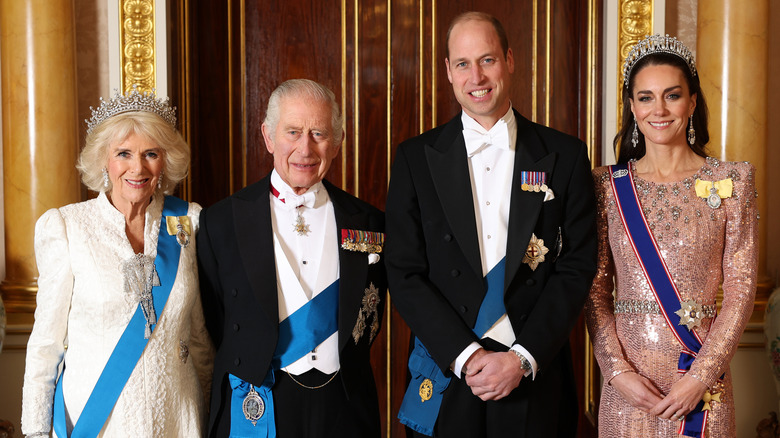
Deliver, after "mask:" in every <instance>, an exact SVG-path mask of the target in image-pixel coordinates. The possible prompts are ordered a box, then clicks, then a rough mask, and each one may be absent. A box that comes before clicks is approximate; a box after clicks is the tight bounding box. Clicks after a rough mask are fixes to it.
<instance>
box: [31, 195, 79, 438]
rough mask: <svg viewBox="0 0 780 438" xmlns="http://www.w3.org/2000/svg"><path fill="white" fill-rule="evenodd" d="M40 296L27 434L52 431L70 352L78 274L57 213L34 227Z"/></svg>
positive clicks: (45, 216) (38, 295)
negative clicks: (70, 324)
mask: <svg viewBox="0 0 780 438" xmlns="http://www.w3.org/2000/svg"><path fill="white" fill-rule="evenodd" d="M35 257H36V261H37V264H38V273H39V276H38V293H37V295H36V302H37V307H36V309H35V324H34V325H33V329H32V333H31V334H30V340H29V341H28V343H27V358H26V360H25V370H24V387H23V389H22V433H24V434H25V435H31V434H35V433H41V432H44V433H46V434H47V435H48V432H49V430H50V429H51V419H52V407H53V402H54V386H55V381H56V379H57V375H58V373H59V370H58V367H59V365H60V362H62V358H63V356H64V354H65V339H66V337H67V332H68V314H69V310H70V300H71V296H72V293H73V273H72V270H71V263H70V259H71V258H70V252H69V249H68V238H67V233H66V229H65V221H64V220H63V218H62V215H61V214H60V212H59V211H58V210H56V209H52V210H49V211H47V212H46V213H44V214H43V216H41V218H40V219H39V220H38V222H37V223H36V225H35Z"/></svg>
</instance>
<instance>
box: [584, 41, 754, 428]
mask: <svg viewBox="0 0 780 438" xmlns="http://www.w3.org/2000/svg"><path fill="white" fill-rule="evenodd" d="M656 38H659V39H663V37H656ZM667 38H668V37H667ZM668 39H669V40H672V39H671V38H668ZM674 42H675V43H677V42H676V41H674ZM640 44H642V43H640ZM682 47H683V49H684V46H682ZM684 51H687V49H684ZM649 52H650V54H647V55H645V56H641V57H640V58H639V59H629V60H628V61H627V67H628V68H627V69H626V71H627V72H628V73H627V75H628V86H627V87H624V91H623V97H624V99H623V101H624V102H625V103H626V105H625V108H624V111H623V127H622V129H621V131H620V132H619V133H618V135H617V136H616V138H615V145H616V146H618V145H619V148H620V156H619V159H618V162H619V163H628V170H629V175H630V177H631V178H632V180H633V182H634V185H635V187H636V191H637V194H638V198H639V202H640V205H641V209H642V211H643V213H644V215H645V218H646V220H647V224H648V226H649V228H650V230H651V231H652V234H653V236H654V238H655V240H656V242H657V246H658V248H659V250H660V253H661V256H662V257H663V258H664V260H665V262H666V265H667V266H668V268H669V271H670V274H671V276H672V279H673V281H674V282H675V284H676V285H677V288H678V290H679V291H680V295H681V298H682V301H686V300H689V299H693V300H695V301H696V302H697V303H699V304H701V305H704V306H711V307H710V308H711V310H712V311H713V313H710V314H708V315H707V316H708V317H705V318H703V319H702V320H701V325H700V326H698V327H695V328H694V329H693V330H695V331H696V332H697V333H698V335H699V337H700V338H701V339H702V341H703V344H702V347H701V349H700V351H699V353H698V355H697V356H696V359H695V360H694V362H693V365H692V366H691V368H690V370H689V371H688V372H687V373H686V374H679V373H678V371H677V364H678V358H679V356H680V352H681V350H682V346H681V344H680V343H679V342H678V341H677V340H676V338H675V337H674V335H673V333H672V330H671V328H670V327H668V325H667V323H666V321H665V319H664V317H663V316H662V315H661V314H660V313H659V312H658V307H657V306H654V305H655V304H656V300H655V297H654V295H653V292H652V291H651V290H650V287H649V285H648V281H647V279H646V278H645V274H644V273H643V271H642V268H641V266H640V265H639V262H638V260H637V257H636V255H635V254H634V251H633V249H632V247H631V244H630V243H629V240H628V237H627V235H626V231H625V228H624V227H623V224H622V222H621V218H620V214H619V212H618V209H617V206H616V201H615V196H614V194H613V192H612V187H611V184H610V174H609V169H608V168H606V167H601V168H597V169H595V170H594V171H593V177H594V181H595V189H596V195H597V202H598V209H599V210H598V235H599V255H598V264H599V265H598V272H597V275H596V278H595V279H594V281H593V286H592V288H591V291H590V295H589V298H588V301H587V303H586V306H585V312H586V320H587V324H588V330H589V332H590V336H591V338H592V340H593V346H594V351H595V355H596V359H597V360H598V363H599V366H600V367H601V370H602V373H603V377H604V385H603V388H602V395H601V403H600V406H599V436H600V437H650V436H656V437H676V436H678V433H679V432H680V424H681V423H680V420H681V419H682V418H684V417H685V416H686V415H687V414H688V413H690V412H691V411H692V410H694V409H695V407H696V405H697V404H698V403H699V401H700V400H701V399H702V397H703V396H704V395H705V393H708V394H710V395H712V394H718V393H719V395H717V396H715V399H717V398H718V397H719V399H720V402H717V401H713V402H711V403H710V407H711V410H710V411H709V413H708V417H707V422H706V425H705V428H704V436H705V437H708V438H711V437H734V436H736V430H735V417H734V402H733V393H732V384H731V375H730V373H729V367H728V364H729V362H730V360H731V358H732V356H733V355H734V352H735V351H736V349H737V344H738V342H739V338H740V336H741V334H742V331H743V329H744V327H745V324H746V323H747V321H748V318H749V317H750V314H751V312H752V309H753V298H754V295H755V284H756V266H757V263H758V242H757V233H758V225H757V209H756V200H755V197H756V192H755V185H754V168H753V166H751V165H750V164H748V163H735V162H724V161H719V160H717V159H715V158H711V157H709V158H708V157H707V156H706V153H705V151H704V145H705V144H706V143H707V141H708V140H709V138H708V133H707V114H706V112H707V111H706V103H705V102H704V96H703V95H702V93H701V89H700V88H699V80H698V77H697V76H696V74H695V65H694V63H693V59H692V58H690V59H689V60H687V59H685V57H684V56H680V53H682V52H683V51H682V50H681V51H680V53H676V52H675V51H672V53H653V50H649ZM629 58H630V57H629ZM635 123H636V124H635ZM635 126H636V129H638V132H637V135H636V142H635V143H636V144H634V143H632V137H633V136H634V135H633V132H634V129H635ZM689 126H692V127H693V128H694V132H692V133H690V132H689ZM689 137H693V138H689ZM690 140H693V141H690ZM726 180H730V184H731V185H732V188H733V189H732V191H731V193H730V195H729V194H728V193H727V192H728V190H726V189H725V186H726V185H727V184H728V183H727V182H725V181H726ZM721 181H724V183H720V182H721ZM708 182H709V183H710V185H711V184H712V182H719V185H718V187H719V189H718V195H719V197H720V198H721V203H720V205H719V206H717V207H714V205H715V204H717V203H716V202H712V201H711V203H712V205H710V204H709V203H708V202H707V197H706V194H708V192H707V191H706V190H705V191H703V192H702V191H701V188H702V187H704V186H706V185H707V183H708ZM697 184H698V185H700V186H702V187H700V192H699V194H698V195H697V190H696V187H697ZM702 196H704V197H702ZM721 285H722V288H723V301H722V307H721V308H720V310H719V311H718V314H717V316H716V317H713V316H714V306H713V305H714V304H715V297H716V295H717V293H718V288H719V286H721ZM613 291H614V295H613ZM674 310H676V309H673V310H672V311H674ZM683 330H685V328H683ZM724 375H725V377H724V378H723V379H722V380H721V379H720V377H721V376H724Z"/></svg>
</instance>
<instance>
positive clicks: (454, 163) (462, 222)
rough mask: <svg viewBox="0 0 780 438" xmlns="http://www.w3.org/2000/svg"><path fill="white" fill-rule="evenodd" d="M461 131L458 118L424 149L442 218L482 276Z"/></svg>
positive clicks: (470, 262)
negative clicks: (443, 216)
mask: <svg viewBox="0 0 780 438" xmlns="http://www.w3.org/2000/svg"><path fill="white" fill-rule="evenodd" d="M462 131H463V125H462V124H461V121H460V115H458V116H456V117H455V118H454V119H452V120H451V121H450V122H449V123H447V125H446V126H445V127H444V131H443V132H442V134H441V135H440V136H439V138H438V139H437V141H436V143H435V144H433V145H426V146H425V156H426V157H427V159H428V167H429V168H430V170H431V178H433V183H434V186H435V187H436V193H437V194H438V196H439V199H440V200H441V205H442V208H443V210H444V215H445V216H446V218H447V222H448V223H449V224H450V226H451V227H452V231H453V233H454V234H455V241H456V242H458V245H459V246H460V248H461V251H463V255H464V256H465V257H466V259H467V260H468V262H469V265H471V268H472V269H473V270H474V272H475V273H476V274H477V275H479V276H480V277H481V276H482V262H481V261H480V260H481V259H480V252H479V240H478V237H477V221H476V218H475V216H474V200H473V197H472V193H471V176H470V175H469V167H468V157H467V155H466V144H465V142H464V140H463V133H462Z"/></svg>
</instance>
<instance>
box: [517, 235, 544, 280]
mask: <svg viewBox="0 0 780 438" xmlns="http://www.w3.org/2000/svg"><path fill="white" fill-rule="evenodd" d="M548 251H549V249H547V247H546V246H544V240H543V239H538V238H537V237H536V234H531V241H530V242H528V248H526V250H525V255H524V256H523V263H527V264H528V266H530V267H531V270H532V271H535V270H536V267H537V266H539V263H542V262H543V261H544V255H545V254H547V252H548Z"/></svg>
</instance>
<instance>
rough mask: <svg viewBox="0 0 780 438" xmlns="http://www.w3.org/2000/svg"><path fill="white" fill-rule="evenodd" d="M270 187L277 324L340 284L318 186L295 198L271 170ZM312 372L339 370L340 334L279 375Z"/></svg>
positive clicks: (325, 201)
mask: <svg viewBox="0 0 780 438" xmlns="http://www.w3.org/2000/svg"><path fill="white" fill-rule="evenodd" d="M271 186H272V187H273V188H274V189H276V190H277V191H278V192H279V195H278V196H275V195H274V194H273V193H271V194H270V202H271V224H272V227H273V232H274V257H275V260H276V276H277V284H278V294H279V295H278V297H279V321H280V322H281V321H283V320H284V319H286V318H287V317H288V316H289V315H291V314H293V313H294V312H295V311H296V310H298V309H299V308H300V307H301V306H303V305H304V304H306V303H307V302H309V301H310V300H311V299H312V298H314V297H315V296H317V295H318V294H319V293H320V292H322V291H323V290H324V289H325V288H326V287H328V286H330V285H331V284H332V283H333V282H334V281H336V280H338V278H339V254H338V239H337V229H336V216H335V214H334V212H333V203H332V202H331V201H330V197H329V196H328V191H327V190H325V187H324V186H323V184H322V182H319V183H317V184H315V185H313V186H312V187H310V188H309V190H307V191H306V193H305V194H304V195H303V196H297V195H295V192H293V190H292V189H291V188H290V186H289V185H287V183H285V182H284V181H283V180H282V178H281V177H280V176H279V174H278V173H277V172H276V170H274V171H273V172H272V173H271ZM304 203H305V204H304ZM301 204H304V205H301ZM299 214H300V216H301V218H302V219H303V221H304V223H305V225H306V226H308V232H307V233H306V234H305V235H303V234H302V233H301V234H299V233H298V232H297V230H296V226H295V225H296V221H297V220H298V215H299ZM313 368H314V369H317V370H319V371H321V372H323V373H325V374H331V373H334V372H336V371H337V370H338V369H339V354H338V331H337V332H335V333H333V334H332V335H331V336H330V337H328V338H327V339H326V340H325V341H323V342H322V343H321V344H320V345H318V346H317V347H316V348H314V349H313V350H312V351H311V352H310V353H308V354H306V355H305V356H303V357H302V358H300V359H298V360H297V361H295V362H293V363H292V364H290V365H289V366H287V367H285V368H283V369H284V370H285V371H287V372H289V373H290V374H294V375H300V374H302V373H305V372H307V371H309V370H311V369H313Z"/></svg>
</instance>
